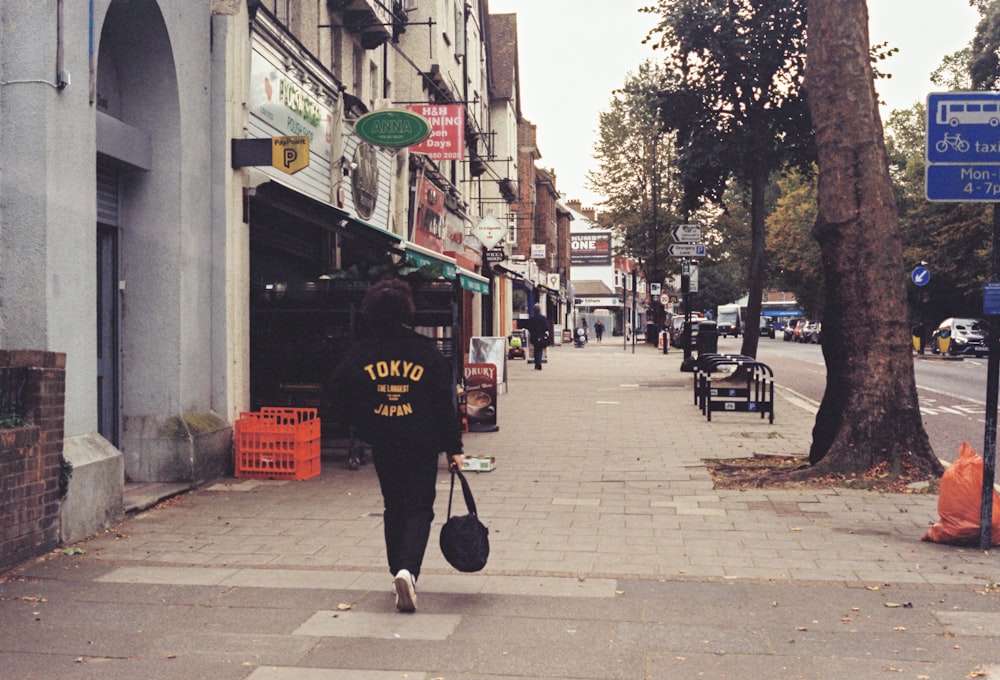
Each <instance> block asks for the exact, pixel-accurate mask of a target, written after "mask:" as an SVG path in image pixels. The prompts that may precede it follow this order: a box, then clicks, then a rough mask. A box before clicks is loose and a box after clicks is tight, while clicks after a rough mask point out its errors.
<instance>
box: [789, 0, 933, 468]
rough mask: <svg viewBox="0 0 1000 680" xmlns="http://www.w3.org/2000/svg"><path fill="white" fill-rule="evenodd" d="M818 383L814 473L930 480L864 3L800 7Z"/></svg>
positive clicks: (817, 1) (821, 1)
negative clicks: (817, 266)
mask: <svg viewBox="0 0 1000 680" xmlns="http://www.w3.org/2000/svg"><path fill="white" fill-rule="evenodd" d="M807 63H808V71H807V87H808V97H809V108H810V111H811V113H812V120H813V125H814V126H815V130H816V146H817V151H818V157H819V197H818V215H817V218H816V223H815V225H814V226H813V235H814V237H815V238H816V240H817V241H818V242H819V245H820V250H821V252H822V257H823V272H824V275H825V278H826V291H825V302H826V304H825V308H824V314H823V343H822V345H823V356H824V357H825V359H826V368H827V381H826V391H825V393H824V395H823V402H822V404H821V405H820V409H819V413H818V414H817V416H816V423H815V427H814V429H813V443H812V448H811V450H810V453H809V458H810V461H811V462H812V463H813V468H812V470H811V473H812V474H829V473H848V474H850V473H859V474H861V473H865V472H868V471H870V470H872V469H874V468H876V467H879V466H880V464H886V469H887V471H888V472H890V473H892V474H910V475H913V476H921V475H923V476H926V475H929V474H940V473H941V464H940V463H939V461H938V460H937V458H936V457H935V456H934V452H933V451H932V450H931V445H930V441H929V440H928V438H927V433H926V432H925V431H924V428H923V423H922V421H921V417H920V410H919V407H918V403H917V388H916V381H915V378H914V374H913V358H912V354H911V349H910V348H911V340H910V332H909V328H908V323H907V309H906V294H905V285H906V279H905V266H904V265H905V263H904V262H903V255H902V245H901V238H900V233H899V220H898V215H897V211H896V203H895V198H894V196H893V192H892V184H891V181H890V179H889V173H888V164H887V160H886V152H885V145H884V141H883V131H882V121H881V118H880V117H879V112H878V105H877V100H876V96H875V88H874V81H873V77H872V69H871V63H870V61H869V59H868V8H867V5H866V2H865V0H809V46H808V61H807Z"/></svg>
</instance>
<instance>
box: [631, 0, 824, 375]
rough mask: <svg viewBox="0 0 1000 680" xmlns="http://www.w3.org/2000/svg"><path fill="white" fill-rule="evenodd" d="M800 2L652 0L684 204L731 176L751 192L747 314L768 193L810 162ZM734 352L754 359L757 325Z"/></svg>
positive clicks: (757, 277) (759, 269) (663, 107)
mask: <svg viewBox="0 0 1000 680" xmlns="http://www.w3.org/2000/svg"><path fill="white" fill-rule="evenodd" d="M805 3H806V0H768V1H767V2H763V1H762V0H659V3H658V4H657V6H655V7H653V8H650V10H649V11H653V12H656V13H658V14H659V15H660V16H661V17H662V19H661V21H660V23H659V25H658V26H657V28H656V29H654V31H653V35H654V36H656V35H658V36H659V39H658V41H657V42H656V44H655V46H656V47H658V48H660V49H662V50H663V52H664V55H665V56H664V63H665V65H666V68H667V70H668V73H669V74H670V75H671V76H673V77H672V79H670V80H669V81H668V82H667V87H666V88H665V89H664V91H663V92H662V93H661V95H660V98H659V102H658V103H659V106H660V112H661V115H662V117H663V121H664V124H665V125H666V127H667V129H669V130H673V131H675V132H676V133H677V144H678V157H679V167H680V170H681V176H682V184H683V189H684V195H685V205H686V206H687V207H688V208H693V207H695V206H696V205H699V204H700V203H702V202H703V201H711V202H716V203H720V202H721V201H722V200H723V195H724V192H725V190H726V187H727V185H728V183H729V181H730V179H735V180H736V181H737V182H738V183H739V184H740V185H742V187H744V188H745V189H746V191H747V192H748V193H749V196H750V201H749V204H750V255H749V263H748V268H747V269H748V272H749V275H748V281H747V290H748V292H749V302H748V304H747V317H748V318H749V319H757V318H758V316H759V314H760V307H761V294H762V291H763V286H764V273H765V262H764V253H765V250H764V246H765V244H764V226H765V224H764V221H765V216H766V210H767V207H766V204H765V190H766V188H767V184H768V181H769V179H770V177H771V174H772V173H773V172H775V171H779V170H782V169H783V168H785V167H786V166H787V165H788V164H790V163H791V164H798V165H802V166H806V167H807V166H808V161H809V160H810V159H811V157H812V151H813V148H812V135H811V127H810V122H809V115H808V110H807V107H806V104H805V100H804V97H803V92H802V80H803V73H804V62H805V54H806V52H805V28H806V12H805ZM746 330H747V332H746V334H745V335H744V337H743V346H742V349H741V352H742V353H743V354H746V355H749V356H756V354H757V343H758V338H759V328H758V325H757V324H756V323H749V324H747V326H746Z"/></svg>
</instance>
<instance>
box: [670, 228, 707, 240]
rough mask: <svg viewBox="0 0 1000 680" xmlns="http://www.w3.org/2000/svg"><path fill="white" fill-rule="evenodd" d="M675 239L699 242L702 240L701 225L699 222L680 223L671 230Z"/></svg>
mask: <svg viewBox="0 0 1000 680" xmlns="http://www.w3.org/2000/svg"><path fill="white" fill-rule="evenodd" d="M670 233H671V235H672V236H673V237H674V240H675V241H679V242H681V243H697V242H698V241H700V240H701V227H700V226H699V225H697V224H678V225H677V226H676V227H674V228H673V230H672V231H671V232H670Z"/></svg>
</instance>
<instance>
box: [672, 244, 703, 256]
mask: <svg viewBox="0 0 1000 680" xmlns="http://www.w3.org/2000/svg"><path fill="white" fill-rule="evenodd" d="M667 255H672V256H673V257H705V244H704V243H671V244H670V245H669V246H667Z"/></svg>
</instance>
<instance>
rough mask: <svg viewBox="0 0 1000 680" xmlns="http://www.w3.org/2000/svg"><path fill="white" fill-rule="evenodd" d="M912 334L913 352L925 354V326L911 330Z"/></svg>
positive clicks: (918, 326)
mask: <svg viewBox="0 0 1000 680" xmlns="http://www.w3.org/2000/svg"><path fill="white" fill-rule="evenodd" d="M910 333H912V334H913V351H914V352H919V353H920V354H923V353H924V327H923V325H917V326H914V327H913V328H911V329H910Z"/></svg>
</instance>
